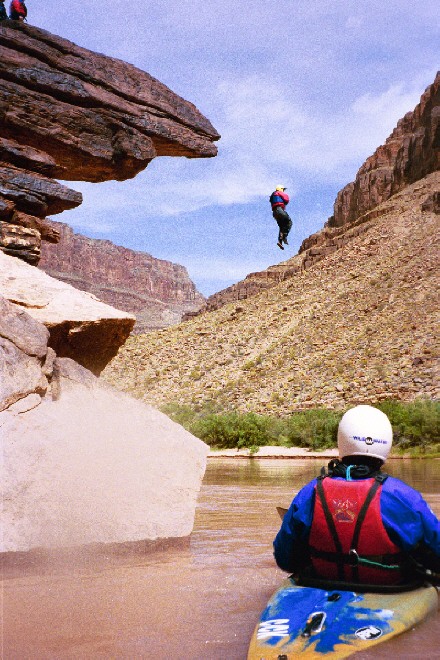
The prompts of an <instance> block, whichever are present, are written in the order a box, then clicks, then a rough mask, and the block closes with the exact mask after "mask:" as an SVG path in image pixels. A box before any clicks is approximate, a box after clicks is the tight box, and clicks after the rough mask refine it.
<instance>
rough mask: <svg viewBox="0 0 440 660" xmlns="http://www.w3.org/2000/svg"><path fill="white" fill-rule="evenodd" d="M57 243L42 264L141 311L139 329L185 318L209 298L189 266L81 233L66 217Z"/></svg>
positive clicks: (62, 277)
mask: <svg viewBox="0 0 440 660" xmlns="http://www.w3.org/2000/svg"><path fill="white" fill-rule="evenodd" d="M50 226H51V227H53V229H54V231H55V230H58V231H59V233H60V234H61V239H60V242H59V243H58V244H57V245H50V244H48V243H43V244H42V251H41V254H42V257H41V261H40V263H39V267H40V268H41V269H42V270H44V271H45V272H46V273H48V274H49V275H51V276H52V277H55V278H57V279H59V280H62V281H63V282H67V283H68V284H71V285H72V286H74V287H75V288H77V289H81V290H83V291H89V292H90V293H92V294H94V295H96V296H97V297H98V298H99V299H100V300H102V301H103V302H105V303H107V304H109V305H112V306H113V307H116V308H118V309H122V310H125V311H127V312H130V313H132V314H135V315H136V324H135V326H134V330H133V331H134V332H135V333H141V332H148V331H151V330H154V329H158V328H164V327H166V326H169V325H173V324H175V323H179V321H180V320H181V318H182V315H183V314H184V313H186V312H191V311H194V310H198V309H200V307H201V306H202V304H203V302H204V300H205V299H204V297H203V296H202V295H201V294H200V293H199V292H198V291H197V289H196V287H195V285H194V283H193V282H192V281H191V280H190V278H189V276H188V273H187V270H186V268H184V267H183V266H180V265H178V264H174V263H171V262H170V261H165V260H163V259H155V258H154V257H152V256H151V255H150V254H146V253H145V252H136V251H134V250H129V249H127V248H124V247H121V246H119V245H115V244H114V243H112V242H111V241H103V240H97V239H93V238H87V237H85V236H82V235H81V234H75V233H74V232H73V231H72V229H71V228H70V227H69V226H68V225H66V224H64V223H60V222H52V223H51V224H50Z"/></svg>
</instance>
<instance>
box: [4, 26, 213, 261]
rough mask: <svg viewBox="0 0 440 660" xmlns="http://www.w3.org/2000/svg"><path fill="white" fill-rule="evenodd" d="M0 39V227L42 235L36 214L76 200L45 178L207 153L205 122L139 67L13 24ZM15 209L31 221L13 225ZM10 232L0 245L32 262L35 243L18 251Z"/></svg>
mask: <svg viewBox="0 0 440 660" xmlns="http://www.w3.org/2000/svg"><path fill="white" fill-rule="evenodd" d="M0 39H1V45H0V81H1V85H0V228H1V224H2V222H3V221H5V222H7V223H10V224H11V223H12V224H18V225H19V226H20V227H28V228H30V229H34V230H36V231H37V232H39V233H41V230H42V229H43V233H42V234H41V235H42V237H43V239H46V240H47V235H45V234H47V232H46V231H45V229H44V218H45V217H46V215H49V214H54V213H61V212H62V211H63V210H65V209H69V208H73V207H75V206H78V205H79V204H81V201H82V197H81V195H80V193H77V192H75V191H73V190H69V189H68V188H66V187H65V186H62V185H61V184H59V183H57V182H56V181H54V180H53V178H56V179H62V180H67V181H69V180H70V181H75V180H84V181H105V180H109V179H116V180H123V179H127V178H130V177H133V176H135V175H136V174H137V173H138V172H139V171H140V170H142V169H144V168H145V167H146V166H147V165H148V163H149V162H150V161H151V160H152V159H153V158H155V157H156V156H186V157H187V158H205V157H210V156H215V155H216V153H217V149H216V147H215V145H214V144H213V142H214V141H215V140H217V139H218V138H219V135H218V133H217V132H216V131H215V129H214V128H213V127H212V125H211V124H210V122H209V121H208V120H207V119H206V118H205V117H203V115H202V114H201V113H200V112H199V111H198V110H197V108H196V107H195V106H194V105H193V104H192V103H189V102H188V101H185V100H183V99H182V98H181V97H179V96H177V95H176V94H174V93H173V92H172V91H171V90H169V89H168V88H167V87H165V85H163V84H162V83H160V82H159V81H158V80H156V79H155V78H153V77H152V76H150V75H149V74H148V73H145V72H143V71H140V70H139V69H136V68H135V67H134V66H132V65H130V64H126V63H125V62H122V61H120V60H116V59H113V58H109V57H106V56H104V55H100V54H97V53H93V52H91V51H89V50H86V49H84V48H80V47H78V46H76V45H75V44H73V43H71V42H69V41H67V40H65V39H62V38H60V37H57V36H54V35H52V34H50V33H48V32H45V31H44V30H40V29H38V28H35V27H32V26H30V25H25V24H23V23H18V22H15V21H6V22H3V23H1V24H0ZM17 211H18V212H20V213H22V214H25V215H29V216H33V218H35V217H37V218H39V219H40V227H39V228H36V227H35V221H34V220H30V223H31V224H27V225H26V224H24V222H25V218H24V216H21V222H20V223H15V222H14V218H13V215H14V212H17ZM16 234H17V236H18V237H19V241H18V242H17V243H14V242H13V241H12V242H11V241H9V242H8V241H7V242H6V244H4V243H3V241H2V239H1V238H0V249H2V248H6V250H7V251H8V253H9V254H15V255H16V256H19V257H20V258H22V259H24V260H26V261H28V262H30V263H37V262H38V259H39V256H40V244H39V241H38V240H37V241H35V240H33V241H32V243H31V244H29V246H28V249H25V248H26V245H27V243H26V241H27V233H26V232H25V231H23V230H21V229H19V230H17V232H16ZM52 239H54V240H55V239H56V237H54V236H52Z"/></svg>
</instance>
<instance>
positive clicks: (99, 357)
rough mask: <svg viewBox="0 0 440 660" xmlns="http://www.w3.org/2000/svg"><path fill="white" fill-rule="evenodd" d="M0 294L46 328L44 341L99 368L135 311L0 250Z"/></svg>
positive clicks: (123, 335)
mask: <svg viewBox="0 0 440 660" xmlns="http://www.w3.org/2000/svg"><path fill="white" fill-rule="evenodd" d="M0 295H2V296H3V297H4V298H6V299H7V300H9V301H10V302H12V303H14V305H16V306H17V307H18V308H22V309H25V310H26V311H27V312H28V314H29V315H30V316H32V317H33V318H34V319H35V320H37V321H39V322H40V323H43V324H44V325H45V326H46V327H47V329H48V330H49V335H50V336H49V340H48V344H49V346H50V347H51V348H53V349H54V350H55V352H56V353H57V355H58V356H59V357H69V358H72V359H74V360H76V362H78V363H79V364H81V365H82V366H84V367H86V368H87V369H90V370H91V371H92V372H93V373H95V374H99V373H100V372H101V371H102V369H103V368H104V367H105V366H106V364H107V363H108V362H109V361H110V360H111V359H112V358H113V357H114V356H115V355H116V353H117V351H118V348H119V347H120V346H121V345H122V344H123V343H124V342H125V340H126V339H127V337H128V335H129V334H130V332H131V330H132V328H133V325H134V323H135V317H134V316H133V315H131V314H127V313H126V312H121V311H119V310H117V309H114V308H113V307H110V306H109V305H106V304H104V303H102V302H100V301H99V300H98V299H97V298H95V296H93V295H92V294H90V293H85V292H83V291H79V290H78V289H74V288H73V287H72V286H70V285H69V284H66V283H64V282H60V281H59V280H55V279H54V278H52V277H50V276H49V275H47V274H46V273H44V272H43V271H41V270H38V269H36V268H33V267H32V266H29V265H28V264H26V263H24V262H23V261H20V260H19V259H14V258H13V257H10V256H8V255H6V254H3V253H2V252H0Z"/></svg>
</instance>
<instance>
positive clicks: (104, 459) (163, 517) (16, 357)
mask: <svg viewBox="0 0 440 660" xmlns="http://www.w3.org/2000/svg"><path fill="white" fill-rule="evenodd" d="M48 340H49V332H48V331H47V329H46V328H45V326H44V325H42V324H41V323H39V322H38V321H36V320H35V319H33V318H32V317H31V316H30V315H29V314H28V313H27V312H25V311H24V310H23V309H20V307H17V306H16V305H14V304H12V303H10V302H9V301H7V300H5V299H4V298H1V297H0V373H1V379H0V438H1V442H2V461H1V466H0V471H1V475H0V480H1V484H2V486H1V501H2V504H3V511H2V535H1V541H0V553H1V552H16V551H27V550H31V549H33V548H42V547H43V548H56V547H66V546H76V545H84V544H89V543H125V542H132V541H144V540H151V541H154V540H156V539H165V538H172V539H174V538H181V537H185V536H188V535H189V534H190V532H191V530H192V527H193V522H194V513H195V506H196V498H197V494H198V491H199V489H200V484H201V480H202V478H203V474H204V470H205V466H206V455H207V450H208V448H207V446H206V445H205V444H204V443H203V442H201V441H200V440H198V439H197V438H195V437H194V436H192V435H191V434H189V433H188V432H187V431H185V430H184V429H183V428H182V427H180V426H179V425H177V424H175V423H173V422H172V421H171V420H170V419H168V417H166V416H165V415H163V414H161V413H159V412H158V411H156V410H154V409H153V408H151V407H150V406H147V405H145V404H143V403H141V402H140V401H136V400H134V399H132V398H131V397H129V396H127V395H124V394H121V393H119V392H116V391H114V390H112V389H111V388H109V387H108V386H102V385H100V381H99V380H98V379H97V378H96V377H95V376H94V375H93V374H92V373H91V372H90V371H88V370H87V369H85V368H84V367H81V366H80V365H78V364H77V363H76V362H75V361H73V360H71V359H69V358H60V357H57V356H56V354H55V352H54V351H53V349H51V348H50V347H48V346H47V342H48Z"/></svg>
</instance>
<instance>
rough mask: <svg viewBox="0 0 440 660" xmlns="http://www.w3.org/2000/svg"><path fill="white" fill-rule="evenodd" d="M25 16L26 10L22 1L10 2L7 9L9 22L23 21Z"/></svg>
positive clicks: (13, 0) (14, 0)
mask: <svg viewBox="0 0 440 660" xmlns="http://www.w3.org/2000/svg"><path fill="white" fill-rule="evenodd" d="M26 16H27V8H26V5H25V4H24V0H12V2H11V4H10V7H9V18H10V19H11V21H24V20H25V18H26Z"/></svg>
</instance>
